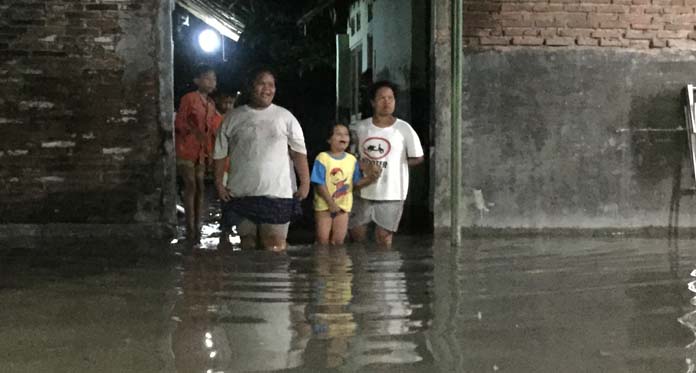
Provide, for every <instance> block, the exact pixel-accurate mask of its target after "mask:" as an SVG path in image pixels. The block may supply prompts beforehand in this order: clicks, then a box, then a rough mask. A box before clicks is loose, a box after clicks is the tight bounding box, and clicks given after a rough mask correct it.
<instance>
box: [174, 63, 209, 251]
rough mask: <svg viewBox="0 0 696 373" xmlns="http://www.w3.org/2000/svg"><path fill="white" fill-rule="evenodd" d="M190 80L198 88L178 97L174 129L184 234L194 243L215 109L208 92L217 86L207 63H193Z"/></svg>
mask: <svg viewBox="0 0 696 373" xmlns="http://www.w3.org/2000/svg"><path fill="white" fill-rule="evenodd" d="M193 82H194V83H195V84H196V86H197V87H198V89H197V90H196V91H194V92H189V93H187V94H186V95H184V97H182V98H181V103H180V105H179V111H178V112H177V114H176V121H175V122H174V129H175V147H176V170H177V173H178V174H179V176H181V178H182V179H183V181H184V198H183V199H184V201H183V202H184V210H185V215H186V237H187V238H188V239H189V240H192V241H194V242H195V241H200V238H201V232H200V226H201V225H200V222H201V218H202V216H203V194H204V182H203V178H204V176H205V169H206V164H211V163H212V156H211V154H212V146H211V145H212V144H213V143H214V142H213V139H214V136H215V124H214V118H215V115H216V111H215V102H214V101H213V99H212V98H210V94H211V93H212V92H213V91H214V90H215V87H216V85H217V79H216V76H215V71H214V70H213V68H212V67H210V66H207V65H200V66H197V67H196V71H195V75H194V79H193Z"/></svg>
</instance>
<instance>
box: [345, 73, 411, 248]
mask: <svg viewBox="0 0 696 373" xmlns="http://www.w3.org/2000/svg"><path fill="white" fill-rule="evenodd" d="M396 92H397V88H396V85H394V84H393V83H391V82H389V81H379V82H377V83H375V84H374V85H373V86H372V87H371V89H370V96H371V100H370V102H371V104H372V108H373V116H372V117H371V118H367V119H365V120H362V121H360V122H358V124H357V125H356V126H355V133H356V135H357V140H358V154H359V155H360V162H361V163H362V164H363V167H364V166H365V165H368V164H372V165H378V166H380V167H381V168H382V174H381V176H380V177H379V178H378V179H377V181H376V182H375V183H373V184H371V185H369V186H366V187H365V188H363V189H361V190H360V196H359V197H358V196H356V198H355V201H354V203H353V211H352V213H351V216H350V223H349V226H350V233H351V237H352V238H353V240H355V241H364V240H365V238H366V237H367V224H369V223H370V222H374V223H375V224H376V228H375V239H376V241H377V243H378V244H380V245H383V246H390V245H391V243H392V237H393V235H394V232H396V231H397V230H398V228H399V222H400V221H401V214H402V212H403V206H404V200H405V199H406V195H407V194H408V168H409V167H410V166H415V165H418V164H420V163H422V162H423V147H422V146H421V143H420V139H419V138H418V135H417V134H416V131H414V130H413V128H412V127H411V125H410V124H408V123H406V122H405V121H403V120H401V119H398V118H396V117H394V109H395V108H396Z"/></svg>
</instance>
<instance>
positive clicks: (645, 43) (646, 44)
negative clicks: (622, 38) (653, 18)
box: [628, 40, 650, 49]
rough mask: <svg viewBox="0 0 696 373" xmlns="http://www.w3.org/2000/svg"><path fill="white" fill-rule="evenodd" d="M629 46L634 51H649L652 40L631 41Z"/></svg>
mask: <svg viewBox="0 0 696 373" xmlns="http://www.w3.org/2000/svg"><path fill="white" fill-rule="evenodd" d="M628 46H629V47H630V48H634V49H648V48H650V40H631V41H630V42H629V43H628Z"/></svg>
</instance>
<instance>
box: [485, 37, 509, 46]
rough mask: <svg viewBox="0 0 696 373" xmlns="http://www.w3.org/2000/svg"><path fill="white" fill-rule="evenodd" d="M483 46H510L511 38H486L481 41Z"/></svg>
mask: <svg viewBox="0 0 696 373" xmlns="http://www.w3.org/2000/svg"><path fill="white" fill-rule="evenodd" d="M479 41H480V43H481V45H509V44H510V38H508V37H501V36H484V37H481V38H480V39H479Z"/></svg>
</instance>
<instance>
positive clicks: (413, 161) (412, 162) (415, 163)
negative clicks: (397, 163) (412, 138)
mask: <svg viewBox="0 0 696 373" xmlns="http://www.w3.org/2000/svg"><path fill="white" fill-rule="evenodd" d="M424 159H425V158H424V157H415V158H408V160H407V161H406V162H408V165H409V167H410V166H418V165H419V164H421V163H423V160H424Z"/></svg>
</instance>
